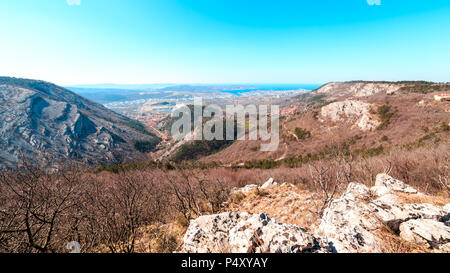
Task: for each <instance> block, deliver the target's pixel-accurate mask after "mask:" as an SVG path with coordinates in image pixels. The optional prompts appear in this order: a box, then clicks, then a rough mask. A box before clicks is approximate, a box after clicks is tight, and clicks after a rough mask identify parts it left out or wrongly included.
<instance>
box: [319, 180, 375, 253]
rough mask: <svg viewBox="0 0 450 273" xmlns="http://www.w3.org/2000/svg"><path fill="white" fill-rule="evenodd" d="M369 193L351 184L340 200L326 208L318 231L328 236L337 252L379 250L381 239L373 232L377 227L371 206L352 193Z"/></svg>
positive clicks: (361, 186) (362, 187)
mask: <svg viewBox="0 0 450 273" xmlns="http://www.w3.org/2000/svg"><path fill="white" fill-rule="evenodd" d="M358 192H359V193H363V194H368V193H369V189H368V188H367V187H366V186H364V185H362V184H357V183H351V184H350V185H349V187H348V189H347V191H346V192H345V193H344V194H343V196H342V197H341V198H339V199H336V200H334V201H333V202H331V204H330V205H329V206H328V208H326V209H325V212H324V215H323V217H322V220H321V223H320V226H319V228H318V232H319V234H320V235H323V236H325V237H327V238H328V239H329V241H330V243H332V244H333V246H334V247H335V248H336V250H337V252H346V253H351V252H380V251H381V240H380V239H379V238H378V237H377V236H375V235H374V234H373V233H372V231H374V230H376V229H378V228H379V227H380V223H379V221H378V219H377V218H376V217H374V215H373V209H372V208H371V207H370V206H369V205H368V204H366V203H365V202H363V201H362V200H361V199H360V198H355V197H356V196H355V193H358Z"/></svg>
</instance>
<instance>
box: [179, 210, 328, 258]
mask: <svg viewBox="0 0 450 273" xmlns="http://www.w3.org/2000/svg"><path fill="white" fill-rule="evenodd" d="M332 251H333V248H332V247H331V246H330V245H329V244H328V242H326V241H324V240H322V239H317V238H315V237H314V236H313V235H312V234H311V233H309V232H307V231H305V230H304V229H302V228H300V227H298V226H296V225H292V224H282V223H277V222H276V221H275V220H272V219H270V218H269V217H267V216H266V215H265V214H260V215H258V214H247V213H240V214H237V213H231V212H227V213H222V214H218V215H208V216H201V217H199V218H197V219H195V220H192V221H191V223H190V226H189V228H188V230H187V231H186V234H185V236H184V244H183V248H182V252H187V253H211V252H212V253H222V252H226V253H267V252H270V253H312V252H314V253H318V252H332Z"/></svg>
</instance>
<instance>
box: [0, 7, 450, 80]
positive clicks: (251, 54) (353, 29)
mask: <svg viewBox="0 0 450 273" xmlns="http://www.w3.org/2000/svg"><path fill="white" fill-rule="evenodd" d="M69 2H70V4H71V5H69V4H68V3H69ZM77 2H79V5H78V3H77ZM368 2H377V1H375V0H373V1H372V0H369V1H368V0H340V1H337V0H304V1H302V0H292V1H288V0H272V1H269V0H258V1H256V0H81V1H79V0H14V1H11V0H0V29H1V30H2V35H1V37H2V38H1V40H0V75H7V76H16V77H27V78H37V79H43V80H48V81H52V82H55V83H57V84H64V85H69V84H94V83H325V82H328V81H343V80H356V79H363V80H431V81H450V33H449V30H450V1H448V0H429V1H425V0H408V1H407V0H381V1H380V2H381V3H380V5H376V4H375V5H369V4H368Z"/></svg>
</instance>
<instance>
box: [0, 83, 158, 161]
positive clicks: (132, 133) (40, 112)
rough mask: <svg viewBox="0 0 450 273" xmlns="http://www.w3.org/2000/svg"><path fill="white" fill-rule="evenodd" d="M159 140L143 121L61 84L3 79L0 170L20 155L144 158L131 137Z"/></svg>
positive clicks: (62, 158)
mask: <svg viewBox="0 0 450 273" xmlns="http://www.w3.org/2000/svg"><path fill="white" fill-rule="evenodd" d="M157 139H158V138H157V137H156V136H155V135H153V134H150V133H148V132H147V131H146V130H145V128H144V127H143V126H142V125H141V124H139V123H137V122H135V121H133V120H131V119H128V118H127V117H124V116H122V115H119V114H117V113H115V112H113V111H111V110H108V109H107V108H105V107H103V106H102V105H100V104H97V103H94V102H92V101H90V100H87V99H85V98H83V97H81V96H78V95H76V94H75V93H72V92H71V91H69V90H67V89H64V88H62V87H59V86H56V85H54V84H51V83H48V82H43V81H35V80H26V79H17V78H9V77H0V168H1V167H5V166H11V165H15V164H16V163H18V162H20V161H21V160H22V157H25V158H33V159H36V160H37V161H38V162H41V163H42V162H45V161H46V160H52V161H53V163H54V162H57V161H62V162H66V161H67V160H69V159H70V160H75V161H79V162H84V163H89V164H108V163H121V162H127V161H133V160H142V159H144V158H146V157H145V155H144V154H141V153H140V152H138V151H136V150H135V149H134V147H133V141H134V140H152V141H157Z"/></svg>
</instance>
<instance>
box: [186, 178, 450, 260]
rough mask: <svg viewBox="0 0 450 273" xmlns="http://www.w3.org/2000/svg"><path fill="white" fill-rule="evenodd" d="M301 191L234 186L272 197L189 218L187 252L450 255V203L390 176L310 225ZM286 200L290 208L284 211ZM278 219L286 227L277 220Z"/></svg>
mask: <svg viewBox="0 0 450 273" xmlns="http://www.w3.org/2000/svg"><path fill="white" fill-rule="evenodd" d="M296 189H297V188H296V187H295V186H293V185H290V184H281V185H279V184H278V183H276V182H274V181H273V179H271V180H269V181H267V182H266V183H265V184H264V185H262V186H261V187H259V186H257V185H248V186H246V187H244V188H240V189H236V190H235V191H234V194H235V195H243V196H248V195H251V194H252V193H255V192H261V191H264V192H265V194H264V195H263V197H261V194H259V197H258V199H260V201H261V200H262V199H266V200H265V204H266V205H265V206H264V207H258V208H257V209H259V210H260V211H258V212H256V211H252V210H253V209H254V206H250V207H247V206H246V205H245V202H244V203H242V204H241V205H240V206H238V208H237V209H236V210H232V211H229V212H224V213H221V214H215V215H205V216H201V217H198V218H197V219H194V220H191V222H190V225H189V228H188V229H187V232H186V234H185V236H184V240H183V246H182V250H181V251H182V252H188V253H211V252H213V253H223V252H233V253H266V252H270V253H311V252H312V253H323V252H333V253H336V252H337V253H378V252H396V251H399V249H398V248H394V249H393V245H395V246H396V247H398V246H399V245H400V246H405V247H408V250H407V251H416V252H447V253H448V252H450V204H449V203H448V201H449V200H448V199H445V200H443V201H442V200H441V201H439V202H436V200H435V199H434V198H433V197H431V196H427V195H425V194H423V193H421V192H418V191H417V190H416V189H414V188H412V187H411V186H408V185H407V184H405V183H403V182H402V181H399V180H397V179H394V178H392V177H390V176H389V175H387V174H379V175H378V176H377V178H376V183H375V186H374V187H372V188H368V187H367V186H365V185H363V184H360V183H356V182H353V183H349V184H348V186H347V190H346V191H345V192H344V193H343V194H342V196H341V197H340V198H337V199H335V200H333V201H331V202H330V203H329V204H328V206H327V207H326V208H325V210H324V212H323V216H322V217H321V218H320V219H317V223H312V224H309V225H306V222H304V221H303V222H302V221H298V219H299V218H301V217H302V216H303V215H306V214H308V213H309V211H310V209H311V205H309V204H310V203H311V201H313V199H315V197H314V196H313V195H311V194H310V193H307V192H301V193H299V192H298V191H297V190H296ZM308 196H309V197H308ZM280 199H281V200H283V202H284V206H280V204H281V203H280ZM442 202H444V203H442ZM273 203H275V205H274V206H276V209H274V210H272V209H271V204H273ZM298 203H301V204H300V205H299V204H298ZM436 203H438V204H436ZM287 204H289V205H287ZM289 208H291V210H290V209H289ZM264 209H266V210H267V211H264ZM272 215H274V216H273V217H277V219H280V218H281V219H283V218H284V221H286V222H284V223H281V222H278V221H277V220H275V219H272V218H271V216H272ZM292 215H294V216H295V217H291V216H292ZM285 217H287V218H285ZM289 219H291V220H289ZM403 251H405V250H403Z"/></svg>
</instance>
